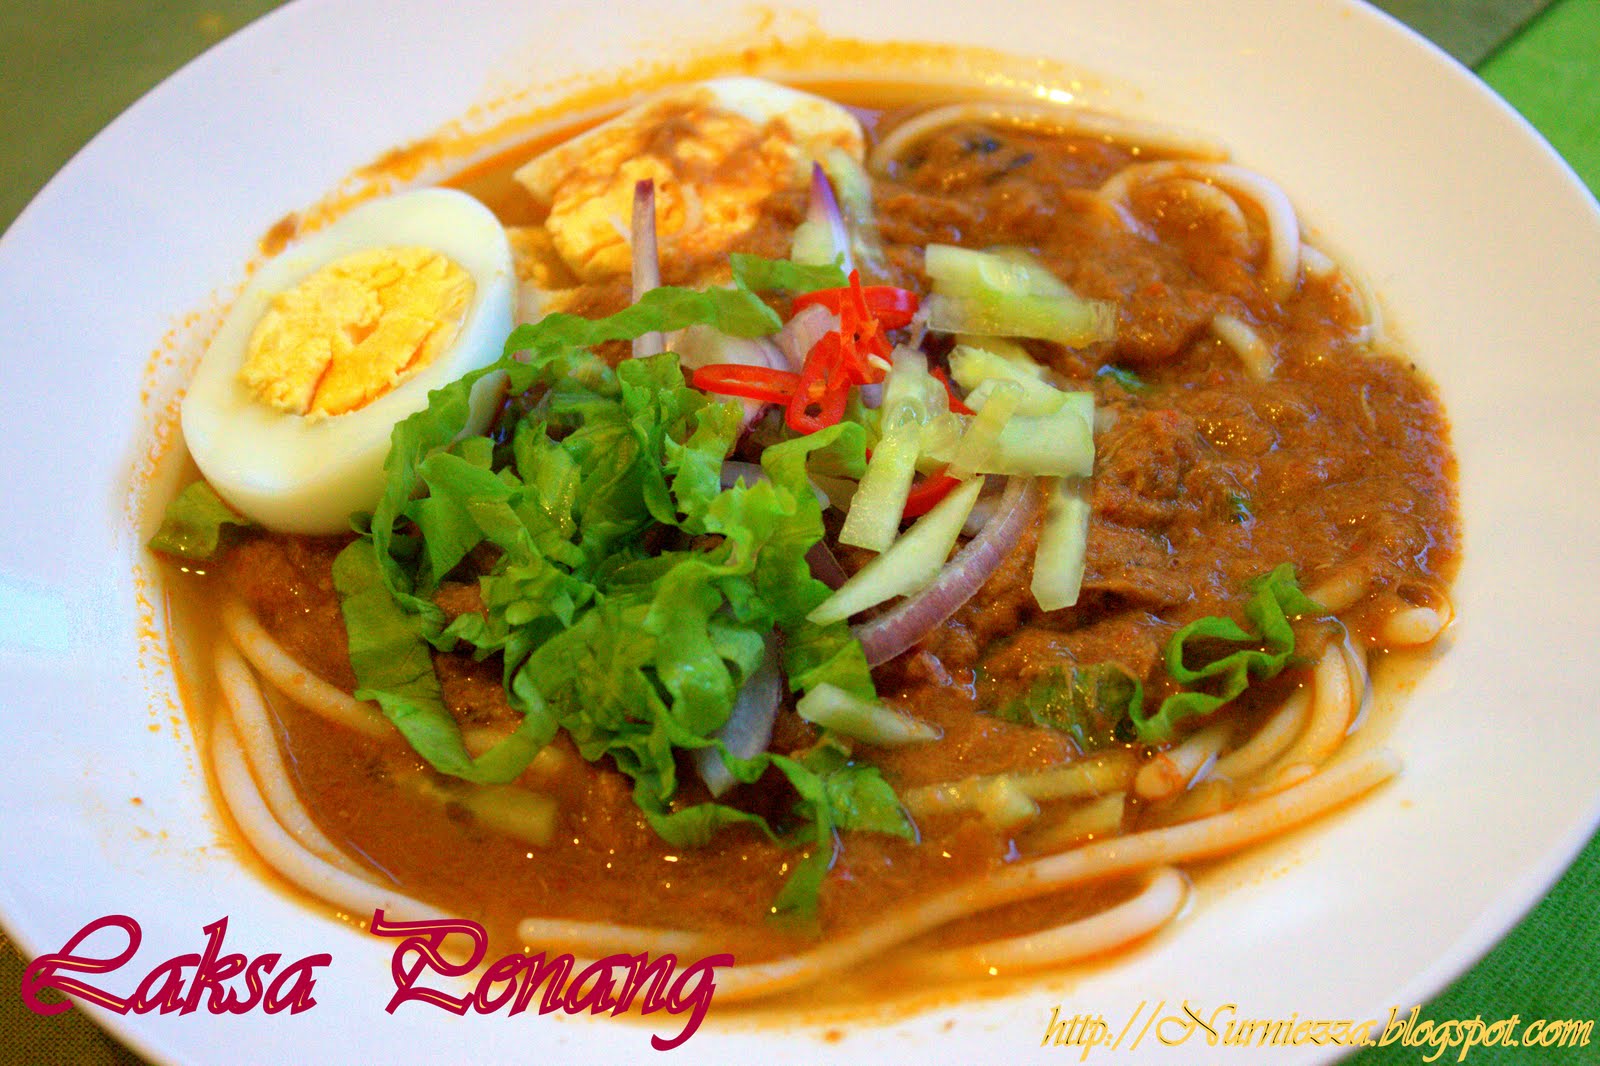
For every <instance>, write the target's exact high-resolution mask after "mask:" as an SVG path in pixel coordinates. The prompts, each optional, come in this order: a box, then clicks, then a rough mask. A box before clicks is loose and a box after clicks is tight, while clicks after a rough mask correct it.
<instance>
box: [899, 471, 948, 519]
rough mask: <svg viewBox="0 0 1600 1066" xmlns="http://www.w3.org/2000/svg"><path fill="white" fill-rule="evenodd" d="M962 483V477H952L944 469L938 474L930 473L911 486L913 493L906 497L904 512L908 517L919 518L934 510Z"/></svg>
mask: <svg viewBox="0 0 1600 1066" xmlns="http://www.w3.org/2000/svg"><path fill="white" fill-rule="evenodd" d="M959 484H961V479H960V478H958V477H951V476H950V475H949V474H947V473H945V472H944V471H943V470H941V471H939V472H938V473H937V474H929V475H928V476H927V477H925V478H923V479H922V480H921V481H919V482H917V483H916V484H915V485H913V486H911V495H909V496H907V497H906V509H905V511H904V512H902V514H903V516H904V517H906V518H917V517H919V516H921V515H925V514H927V513H928V512H929V511H931V510H933V508H934V506H935V505H936V504H937V503H938V502H939V501H940V500H942V499H944V498H945V497H946V496H948V495H950V490H951V489H953V488H955V487H956V486H957V485H959Z"/></svg>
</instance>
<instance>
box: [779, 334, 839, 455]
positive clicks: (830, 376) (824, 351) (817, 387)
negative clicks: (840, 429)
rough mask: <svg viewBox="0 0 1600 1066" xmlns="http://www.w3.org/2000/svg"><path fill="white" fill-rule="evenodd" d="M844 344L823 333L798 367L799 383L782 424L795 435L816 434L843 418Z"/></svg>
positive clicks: (831, 335) (832, 335)
mask: <svg viewBox="0 0 1600 1066" xmlns="http://www.w3.org/2000/svg"><path fill="white" fill-rule="evenodd" d="M844 359H845V342H844V339H843V338H842V337H840V335H839V334H837V333H825V334H823V336H822V339H821V340H819V341H817V343H816V345H815V346H814V347H813V348H812V349H811V352H810V353H809V354H808V355H807V356H806V362H805V365H804V366H803V367H801V368H800V381H799V383H798V384H797V385H796V387H795V390H794V394H793V395H792V396H791V397H790V398H789V408H788V411H787V412H786V413H785V419H784V420H785V421H786V422H788V423H789V428H790V429H792V430H794V431H795V432H796V433H815V432H816V431H817V430H819V429H824V428H826V427H828V426H831V425H833V424H834V423H835V422H837V421H839V419H841V418H843V417H844V407H845V401H846V400H847V399H848V398H849V393H850V384H851V382H850V379H849V377H848V376H846V375H845V374H843V373H841V364H842V362H843V361H844Z"/></svg>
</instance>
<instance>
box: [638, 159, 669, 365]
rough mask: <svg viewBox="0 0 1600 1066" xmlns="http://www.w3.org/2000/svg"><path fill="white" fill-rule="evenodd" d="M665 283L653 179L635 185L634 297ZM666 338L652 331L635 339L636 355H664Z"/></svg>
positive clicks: (639, 357) (641, 356)
mask: <svg viewBox="0 0 1600 1066" xmlns="http://www.w3.org/2000/svg"><path fill="white" fill-rule="evenodd" d="M660 286H661V254H660V252H659V250H658V249H657V246H656V183H655V182H654V181H652V180H650V179H649V178H646V179H645V180H644V181H641V182H639V183H638V184H636V185H634V187H633V300H634V303H638V302H639V299H640V297H642V296H643V295H644V294H645V293H647V292H649V291H650V290H651V289H655V288H660ZM666 350H667V349H666V338H665V337H663V336H662V335H661V334H660V332H658V331H651V332H649V333H646V334H644V335H643V336H640V337H635V338H634V340H633V357H634V358H635V359H643V358H645V357H646V356H651V355H660V354H661V353H662V352H664V351H666Z"/></svg>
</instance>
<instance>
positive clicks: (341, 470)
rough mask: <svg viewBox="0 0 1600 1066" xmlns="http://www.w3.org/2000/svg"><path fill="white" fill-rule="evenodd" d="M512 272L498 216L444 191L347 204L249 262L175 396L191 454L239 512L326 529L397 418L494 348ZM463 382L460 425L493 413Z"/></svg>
mask: <svg viewBox="0 0 1600 1066" xmlns="http://www.w3.org/2000/svg"><path fill="white" fill-rule="evenodd" d="M515 290H516V277H515V274H514V272H513V269H512V261H511V249H510V245H509V242H508V241H507V239H506V234H505V230H504V228H502V226H501V225H500V222H499V220H498V219H496V218H495V216H494V215H493V214H492V213H491V212H490V211H489V209H488V208H486V207H484V206H483V205H482V204H480V203H479V202H478V201H477V200H474V199H473V198H472V197H470V196H468V195H466V194H465V193H461V192H456V191H454V190H450V189H423V190H418V191H415V192H408V193H401V194H398V195H395V196H390V197H388V198H386V199H382V200H377V201H374V202H371V203H368V204H365V205H362V206H361V207H358V208H356V209H355V210H353V211H351V212H350V213H349V214H347V215H345V216H343V217H342V218H340V219H338V220H337V221H335V222H333V223H332V224H330V225H329V226H327V227H326V228H324V229H322V230H320V231H318V232H317V233H315V234H313V235H312V236H310V237H309V238H307V239H306V240H305V241H303V242H302V243H300V244H298V245H296V246H295V247H293V248H291V249H290V250H288V251H286V252H284V253H283V254H282V255H280V256H278V257H277V258H275V259H273V260H271V261H270V262H268V263H266V264H265V265H263V266H262V267H261V269H260V270H259V271H258V272H257V273H256V275H255V276H254V277H253V278H252V279H251V280H250V282H249V284H248V285H247V286H246V287H245V289H244V291H243V292H242V293H241V294H240V296H239V299H238V300H237V301H236V302H235V303H234V305H233V307H232V308H231V309H230V311H229V312H228V314H227V317H226V318H225V319H224V320H223V322H222V325H221V328H220V329H219V330H218V331H217V334H216V336H215V337H214V338H213V340H212V342H211V344H210V346H209V347H208V348H207V349H206V353H205V355H204V356H203V357H202V358H201V361H200V365H199V367H198V369H197V370H196V372H195V376H194V379H193V381H192V383H191V384H190V387H189V392H188V394H187V395H186V396H185V398H184V401H183V410H182V427H183V435H184V438H185V441H186V442H187V444H188V446H189V452H190V454H191V455H193V456H194V460H195V463H196V464H197V465H198V466H199V467H200V471H201V473H203V474H204V475H205V477H206V480H207V481H209V482H210V483H211V485H212V487H213V488H215V489H216V490H217V492H218V494H219V495H221V496H222V498H223V499H224V500H226V501H227V502H228V503H229V504H230V505H232V506H233V507H234V508H236V509H237V510H238V511H239V512H240V513H242V514H244V515H246V516H247V517H249V518H253V519H255V520H256V521H258V522H260V523H261V524H262V525H264V526H266V527H267V528H269V529H274V530H278V531H280V532H287V533H337V532H341V531H343V530H345V529H348V528H349V518H350V514H351V513H352V512H354V511H363V510H371V509H372V508H373V507H375V506H376V505H377V502H378V499H379V497H380V496H381V495H382V492H383V485H384V474H383V462H384V458H385V456H387V454H388V451H389V437H390V433H391V431H392V430H393V428H394V426H395V424H396V423H398V422H400V421H401V420H403V419H404V418H405V417H406V416H408V415H410V414H412V413H414V412H416V411H419V410H421V409H422V408H424V407H426V406H427V402H428V393H429V392H430V391H431V390H433V389H437V388H440V387H442V386H444V385H446V384H449V383H450V382H451V381H454V380H455V379H456V378H459V377H460V376H461V375H463V374H465V373H467V372H468V371H470V370H474V369H477V368H479V367H482V366H486V365H488V364H489V363H492V362H494V361H495V360H496V359H497V358H499V356H500V353H501V350H502V346H503V345H504V343H505V339H506V335H507V334H508V333H510V332H511V329H512V325H513V322H512V318H513V314H514V309H515ZM498 390H499V382H498V381H497V380H495V376H494V375H491V376H490V377H489V378H486V379H484V380H483V381H480V382H479V383H478V384H477V386H476V387H475V388H474V389H473V393H472V397H471V404H470V407H471V416H470V419H469V423H468V426H467V432H469V433H476V432H481V431H482V430H483V429H484V428H485V427H486V426H487V425H488V423H489V420H490V418H491V417H492V416H493V413H494V406H495V402H496V399H497V395H498Z"/></svg>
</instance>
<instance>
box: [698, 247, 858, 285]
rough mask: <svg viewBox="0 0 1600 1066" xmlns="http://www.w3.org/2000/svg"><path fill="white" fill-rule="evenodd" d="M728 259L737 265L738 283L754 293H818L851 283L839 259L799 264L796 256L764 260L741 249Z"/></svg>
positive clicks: (735, 281)
mask: <svg viewBox="0 0 1600 1066" xmlns="http://www.w3.org/2000/svg"><path fill="white" fill-rule="evenodd" d="M728 260H729V262H731V263H732V264H733V281H734V284H735V285H738V286H739V287H740V288H742V289H749V290H750V291H751V292H793V293H803V292H816V291H817V290H818V289H842V288H844V287H845V286H846V285H848V284H850V279H849V278H847V277H845V275H844V270H843V269H842V268H841V267H840V266H839V264H838V263H837V262H834V263H822V264H812V263H796V262H795V261H794V260H792V259H763V258H762V257H761V256H759V255H745V254H743V253H741V252H734V253H733V254H732V255H730V256H729V257H728Z"/></svg>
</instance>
